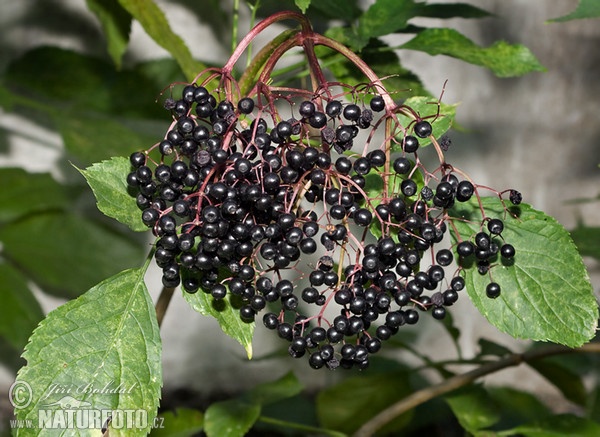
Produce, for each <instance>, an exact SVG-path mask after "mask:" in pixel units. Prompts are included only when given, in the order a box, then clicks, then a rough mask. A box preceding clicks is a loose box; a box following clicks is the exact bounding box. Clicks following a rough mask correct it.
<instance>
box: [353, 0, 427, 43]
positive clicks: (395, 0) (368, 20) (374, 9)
mask: <svg viewBox="0 0 600 437" xmlns="http://www.w3.org/2000/svg"><path fill="white" fill-rule="evenodd" d="M414 12H415V2H414V1H413V0H376V1H375V3H374V4H372V5H371V6H370V7H369V9H367V10H366V11H365V13H364V14H363V15H362V16H361V17H360V18H359V20H358V29H357V31H358V34H359V35H360V36H361V37H362V38H363V40H364V42H365V44H366V43H367V42H368V41H369V39H370V38H377V37H379V36H383V35H387V34H389V33H393V32H397V31H398V30H401V29H403V28H405V27H406V25H407V24H408V20H410V19H411V18H413V17H414ZM356 48H357V49H361V48H362V47H356Z"/></svg>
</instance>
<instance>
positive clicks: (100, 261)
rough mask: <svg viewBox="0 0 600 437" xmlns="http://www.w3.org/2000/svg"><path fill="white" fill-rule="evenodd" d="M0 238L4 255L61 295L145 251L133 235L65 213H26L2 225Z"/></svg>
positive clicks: (71, 293) (75, 293)
mask: <svg viewBox="0 0 600 437" xmlns="http://www.w3.org/2000/svg"><path fill="white" fill-rule="evenodd" d="M0 241H1V242H2V245H3V255H4V256H5V257H6V258H7V259H8V260H10V261H11V262H12V263H14V264H15V265H17V266H18V267H19V268H20V269H21V270H22V271H23V272H25V274H26V275H28V276H30V277H31V278H32V279H33V280H34V281H36V282H37V283H38V284H39V285H40V286H41V287H42V288H43V289H44V290H45V291H48V292H52V293H54V294H57V295H59V296H65V297H75V296H79V295H80V294H81V293H82V292H84V291H85V290H87V289H88V288H90V286H92V285H93V284H95V283H97V282H99V281H101V280H102V279H103V278H106V277H109V276H111V275H114V274H115V273H116V272H118V271H120V270H122V269H123V268H126V267H129V266H132V265H136V264H138V263H139V262H140V260H141V259H143V256H144V253H143V250H142V248H141V247H140V245H139V244H137V243H135V242H134V241H132V240H131V238H128V237H126V236H123V235H120V234H117V233H116V232H114V231H111V230H109V229H107V228H106V227H104V226H101V225H99V224H97V223H96V222H93V221H91V220H89V219H86V218H84V217H79V216H76V215H74V214H69V213H63V212H52V213H46V214H37V215H34V216H28V217H26V218H24V219H22V220H19V221H18V222H14V223H11V224H9V225H7V226H4V227H2V228H0ZM107 251H109V252H107Z"/></svg>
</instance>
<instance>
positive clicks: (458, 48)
mask: <svg viewBox="0 0 600 437" xmlns="http://www.w3.org/2000/svg"><path fill="white" fill-rule="evenodd" d="M402 48H403V49H410V50H419V51H422V52H425V53H428V54H430V55H432V56H435V55H447V56H452V57H454V58H457V59H461V60H463V61H465V62H469V63H471V64H475V65H480V66H482V67H486V68H488V69H490V70H491V71H492V72H493V73H494V74H495V75H496V76H498V77H515V76H523V75H524V74H527V73H531V72H532V71H545V68H544V67H543V66H542V65H541V64H540V63H539V62H538V60H537V59H536V58H535V56H534V55H533V54H532V53H531V51H530V50H529V49H528V48H527V47H525V46H523V45H520V44H515V45H513V44H508V43H507V42H505V41H498V42H496V43H494V44H493V45H492V46H490V47H487V48H482V47H479V46H477V45H476V44H475V43H474V42H473V41H471V40H470V39H468V38H467V37H466V36H464V35H462V34H460V33H459V32H457V31H456V30H454V29H446V28H443V29H425V30H423V31H422V32H420V33H418V34H417V35H416V36H415V37H414V38H413V39H411V40H410V41H408V42H407V43H405V44H403V45H402Z"/></svg>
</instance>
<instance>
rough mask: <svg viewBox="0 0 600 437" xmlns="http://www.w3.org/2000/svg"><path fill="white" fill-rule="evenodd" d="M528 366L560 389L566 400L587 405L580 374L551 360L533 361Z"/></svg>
mask: <svg viewBox="0 0 600 437" xmlns="http://www.w3.org/2000/svg"><path fill="white" fill-rule="evenodd" d="M527 364H529V366H530V367H532V368H533V369H535V370H536V371H537V372H538V373H539V374H540V375H542V376H543V377H544V378H546V379H547V380H548V382H550V384H552V385H554V386H555V387H556V388H558V389H559V390H560V392H561V393H562V394H563V396H564V397H565V398H567V399H568V400H570V401H571V402H574V403H575V404H577V405H582V406H584V405H585V404H586V402H587V392H586V389H585V386H584V385H583V381H582V379H581V375H580V374H578V373H575V372H572V371H571V370H569V369H568V368H566V367H564V366H562V365H560V364H559V363H557V362H554V361H551V360H533V361H530V362H528V363H527Z"/></svg>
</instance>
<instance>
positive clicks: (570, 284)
mask: <svg viewBox="0 0 600 437" xmlns="http://www.w3.org/2000/svg"><path fill="white" fill-rule="evenodd" d="M481 201H482V205H483V208H484V210H485V211H486V214H487V215H488V216H489V217H491V218H493V217H498V218H502V219H504V231H503V232H502V237H503V238H504V240H505V241H506V242H507V243H510V244H512V245H513V246H514V247H515V249H516V255H515V257H514V263H512V265H510V264H511V263H502V262H500V261H498V262H497V263H496V262H493V264H498V265H497V266H495V267H493V268H492V269H491V275H492V276H493V279H494V281H495V282H497V283H498V284H500V286H501V289H502V292H501V294H500V296H499V297H498V298H497V299H489V298H487V297H486V294H485V288H486V286H487V284H489V282H490V278H489V277H488V276H487V275H480V274H479V273H477V269H476V268H469V269H466V270H465V279H466V285H467V292H468V294H469V297H470V298H471V301H472V302H473V303H474V305H475V306H476V307H477V309H478V310H479V311H480V312H481V313H482V314H483V315H484V316H485V317H486V318H487V320H488V321H489V322H490V323H491V324H492V325H494V326H495V327H496V328H498V329H499V330H500V331H502V332H505V333H507V334H509V335H511V336H513V337H515V338H526V339H532V340H539V341H552V342H555V343H560V344H564V345H567V346H570V347H577V346H581V345H582V344H583V343H585V342H587V341H589V340H590V339H591V338H592V337H593V336H594V335H595V333H596V326H597V320H598V305H597V302H596V299H595V297H594V294H593V290H592V286H591V283H590V279H589V276H588V273H587V271H586V268H585V266H584V264H583V261H582V259H581V256H580V255H579V253H578V251H577V248H576V247H575V245H574V244H573V241H572V240H571V237H570V236H569V233H568V232H567V231H566V230H565V229H564V227H563V226H562V225H561V224H560V223H558V222H557V221H556V220H555V219H554V218H552V217H550V216H548V215H546V214H544V213H543V212H541V211H538V210H535V209H534V208H532V207H531V206H530V205H527V204H521V205H519V208H518V209H519V211H520V214H519V217H518V218H514V217H513V216H512V215H510V214H509V213H507V212H506V211H505V209H504V205H503V203H502V202H501V201H500V199H498V198H497V197H483V198H482V199H481ZM450 213H451V215H452V216H453V217H456V218H458V219H459V220H454V221H453V223H454V225H455V226H456V230H457V231H458V233H459V234H460V236H461V239H462V240H468V239H470V238H471V237H472V236H473V235H474V234H475V233H476V232H478V231H479V230H480V223H481V215H480V214H481V213H480V212H479V209H478V206H477V204H476V202H475V201H473V200H472V201H471V202H469V203H465V204H461V205H456V206H455V207H454V208H453V209H452V210H451V211H450ZM465 219H466V220H468V221H464V220H465ZM451 236H452V238H453V240H454V241H456V235H455V234H454V232H453V231H451Z"/></svg>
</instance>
